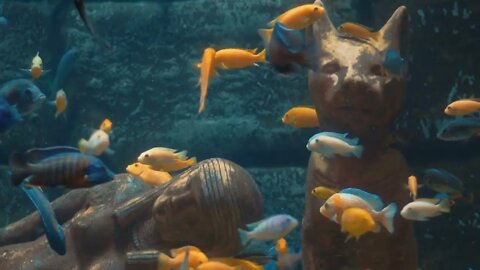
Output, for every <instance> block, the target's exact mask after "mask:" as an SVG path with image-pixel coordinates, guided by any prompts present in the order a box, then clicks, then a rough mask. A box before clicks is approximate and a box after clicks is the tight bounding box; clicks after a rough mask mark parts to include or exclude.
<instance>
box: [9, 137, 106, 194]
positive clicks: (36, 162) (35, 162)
mask: <svg viewBox="0 0 480 270" xmlns="http://www.w3.org/2000/svg"><path fill="white" fill-rule="evenodd" d="M9 165H10V169H11V171H12V175H11V181H12V183H13V184H14V185H19V184H20V183H22V181H23V179H25V178H27V177H28V179H29V180H28V184H30V185H38V186H65V187H69V188H82V187H91V186H94V185H98V184H102V183H105V182H108V181H111V180H113V178H114V177H115V174H114V173H113V172H112V171H110V169H108V168H107V167H106V166H105V164H104V163H103V162H102V161H101V160H100V159H99V158H97V157H95V156H92V155H87V154H82V153H80V152H79V150H78V149H77V148H73V147H63V146H57V147H50V148H36V149H31V150H29V151H27V153H26V155H25V156H24V155H22V154H20V153H13V154H12V155H11V156H10V161H9Z"/></svg>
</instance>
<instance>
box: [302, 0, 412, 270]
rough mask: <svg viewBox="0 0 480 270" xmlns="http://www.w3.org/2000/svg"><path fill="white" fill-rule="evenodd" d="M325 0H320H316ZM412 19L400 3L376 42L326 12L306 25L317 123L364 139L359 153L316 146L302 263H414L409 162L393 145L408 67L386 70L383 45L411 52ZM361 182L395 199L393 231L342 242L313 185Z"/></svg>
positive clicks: (375, 267) (377, 268)
mask: <svg viewBox="0 0 480 270" xmlns="http://www.w3.org/2000/svg"><path fill="white" fill-rule="evenodd" d="M315 3H316V4H318V5H322V6H323V3H322V1H320V0H317V1H316V2H315ZM407 32H408V19H407V13H406V8H405V7H403V6H402V7H399V8H398V9H397V10H396V11H395V13H394V14H393V15H392V17H391V18H390V19H389V20H388V22H387V23H386V24H385V25H384V26H383V27H382V28H381V29H380V30H379V32H378V38H377V41H375V42H370V41H368V40H367V41H366V40H362V39H359V38H357V37H353V36H347V35H344V34H342V33H341V32H339V31H338V30H337V29H336V28H335V27H334V26H333V24H332V23H331V21H330V19H329V17H328V14H327V13H325V15H324V16H323V17H321V18H320V20H318V21H317V22H315V23H314V24H313V25H312V27H310V28H309V29H307V38H308V39H307V41H308V42H310V44H312V43H313V44H314V45H315V46H318V48H319V54H318V57H317V59H316V61H317V64H318V68H317V69H316V70H315V71H313V70H312V71H309V74H308V80H309V90H310V94H311V98H312V100H313V103H314V106H315V109H316V111H317V114H318V118H319V123H320V130H322V131H334V132H340V133H348V134H349V136H350V137H358V138H359V139H360V143H361V144H362V145H363V146H364V149H365V151H364V153H363V155H362V157H361V158H360V159H357V158H352V157H349V158H347V157H341V156H335V157H333V158H329V159H326V158H324V157H322V156H321V155H320V154H317V153H313V154H312V155H311V157H310V161H309V165H308V173H307V180H306V184H305V188H306V190H305V192H306V209H305V215H304V219H303V259H304V269H306V270H314V269H315V270H319V269H371V270H389V269H395V270H400V269H405V270H410V269H412V270H413V269H417V268H418V267H417V249H416V242H415V238H414V232H413V224H412V223H411V222H410V221H407V220H404V219H403V218H401V217H400V215H399V214H398V212H399V211H400V210H401V208H402V207H403V206H404V205H405V204H406V203H408V202H409V201H410V198H409V195H408V190H407V189H406V188H405V184H406V182H407V178H408V172H409V171H408V167H407V164H406V162H405V160H404V157H403V155H402V154H401V153H400V152H399V151H397V150H395V149H393V148H391V146H390V142H391V135H390V129H391V126H392V123H393V121H394V118H395V117H396V115H397V113H398V112H399V110H400V107H401V104H402V101H403V98H404V93H405V73H406V72H404V73H403V74H400V75H397V76H394V75H391V74H390V75H389V74H388V72H385V67H384V66H383V59H384V57H385V54H386V51H387V50H389V49H394V50H396V51H398V52H400V54H401V55H402V57H403V58H404V59H405V58H406V48H405V46H404V44H405V43H406V37H407ZM320 185H323V186H327V187H333V188H338V189H342V188H345V187H356V188H360V189H363V190H365V191H368V192H371V193H375V194H378V195H379V196H381V198H382V199H383V201H384V202H385V204H389V203H392V202H395V203H396V204H397V205H398V212H397V215H396V216H395V220H394V226H395V232H394V234H389V233H388V232H387V231H386V230H384V229H383V230H382V231H381V232H380V233H368V234H366V235H364V236H362V237H361V238H360V239H359V241H357V242H356V241H354V240H350V241H348V242H345V238H346V235H345V234H344V233H341V232H340V227H339V225H338V224H336V223H334V222H332V221H330V220H328V219H327V218H325V217H323V216H322V215H321V214H320V213H319V208H320V206H321V205H322V204H323V203H324V201H323V200H321V199H318V198H316V197H314V196H313V195H311V191H312V189H313V188H315V187H316V186H320Z"/></svg>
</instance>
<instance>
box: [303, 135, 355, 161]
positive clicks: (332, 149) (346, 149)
mask: <svg viewBox="0 0 480 270" xmlns="http://www.w3.org/2000/svg"><path fill="white" fill-rule="evenodd" d="M347 136H348V134H347V133H345V134H340V133H335V132H320V133H317V134H315V135H313V136H312V137H311V138H310V139H309V140H308V143H307V149H308V150H310V151H312V152H317V153H320V154H322V155H323V156H324V157H326V158H330V157H332V156H333V155H335V154H337V155H341V156H344V157H351V156H354V157H357V158H360V157H361V156H362V153H363V146H361V145H359V144H358V138H353V139H349V138H347Z"/></svg>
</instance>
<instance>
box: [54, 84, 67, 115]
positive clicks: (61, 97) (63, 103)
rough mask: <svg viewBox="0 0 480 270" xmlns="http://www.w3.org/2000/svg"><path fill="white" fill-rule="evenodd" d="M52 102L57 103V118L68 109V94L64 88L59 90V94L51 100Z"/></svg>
mask: <svg viewBox="0 0 480 270" xmlns="http://www.w3.org/2000/svg"><path fill="white" fill-rule="evenodd" d="M51 104H53V105H55V108H56V112H55V118H57V117H58V116H59V115H60V114H62V113H63V112H65V110H66V109H67V104H68V101H67V94H66V93H65V91H63V89H60V90H58V91H57V94H56V96H55V100H54V101H52V102H51Z"/></svg>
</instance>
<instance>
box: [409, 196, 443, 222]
mask: <svg viewBox="0 0 480 270" xmlns="http://www.w3.org/2000/svg"><path fill="white" fill-rule="evenodd" d="M443 213H450V202H449V200H448V199H445V200H442V201H440V202H439V203H438V204H435V203H432V202H431V201H425V200H422V199H417V200H415V201H413V202H411V203H409V204H407V205H405V206H404V207H403V209H402V211H400V215H401V216H402V217H403V218H405V219H408V220H416V221H427V220H428V219H429V218H432V217H437V216H439V215H441V214H443Z"/></svg>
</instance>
